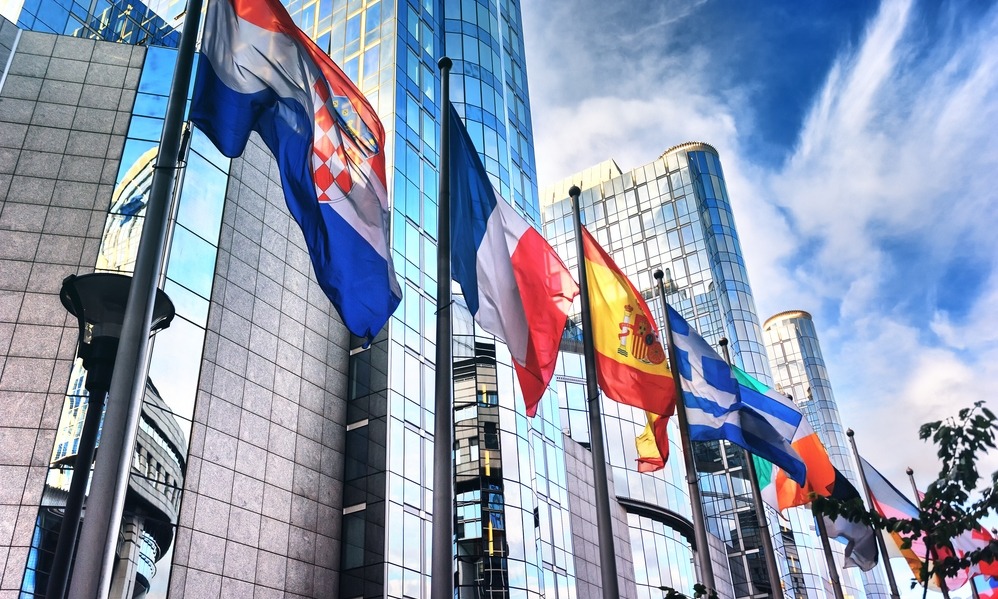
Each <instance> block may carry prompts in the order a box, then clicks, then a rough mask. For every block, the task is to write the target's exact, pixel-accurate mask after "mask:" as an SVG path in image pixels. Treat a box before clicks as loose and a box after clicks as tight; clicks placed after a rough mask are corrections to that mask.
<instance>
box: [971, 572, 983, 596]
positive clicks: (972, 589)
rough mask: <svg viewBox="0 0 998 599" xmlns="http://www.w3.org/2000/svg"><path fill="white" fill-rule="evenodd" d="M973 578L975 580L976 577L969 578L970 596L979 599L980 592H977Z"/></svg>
mask: <svg viewBox="0 0 998 599" xmlns="http://www.w3.org/2000/svg"><path fill="white" fill-rule="evenodd" d="M975 578H977V576H971V577H970V595H971V597H973V599H981V592H980V591H978V590H977V583H976V582H974V579H975Z"/></svg>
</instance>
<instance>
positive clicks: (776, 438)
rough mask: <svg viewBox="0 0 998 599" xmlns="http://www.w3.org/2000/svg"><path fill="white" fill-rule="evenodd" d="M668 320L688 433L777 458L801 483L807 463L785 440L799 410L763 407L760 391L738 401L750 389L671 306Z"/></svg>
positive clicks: (793, 428)
mask: <svg viewBox="0 0 998 599" xmlns="http://www.w3.org/2000/svg"><path fill="white" fill-rule="evenodd" d="M669 324H670V325H671V327H672V342H673V343H674V344H675V346H676V356H677V358H676V361H677V364H676V367H675V368H673V370H672V371H673V372H674V373H675V372H678V373H679V375H680V377H681V381H682V387H683V403H684V404H685V406H686V418H687V420H688V421H689V425H690V439H691V440H692V441H719V440H724V441H730V442H732V443H734V444H735V445H739V446H741V447H744V448H745V449H747V450H748V451H749V452H751V453H753V454H755V455H757V456H759V457H761V458H764V459H766V460H769V461H770V462H772V463H773V464H776V465H777V466H779V467H780V468H782V469H783V470H784V471H785V472H786V473H787V475H788V476H790V478H792V479H793V480H794V481H796V482H797V483H798V484H800V485H803V484H804V481H805V475H806V471H807V469H806V467H805V466H804V460H802V459H801V457H800V455H799V454H798V453H797V452H796V451H795V450H794V448H793V447H791V446H790V442H791V441H792V440H793V434H794V432H795V431H796V430H797V426H799V425H800V412H796V411H794V410H787V409H785V408H784V407H783V406H780V405H774V406H772V409H766V406H765V405H764V403H763V404H760V403H759V402H760V401H763V400H766V399H770V398H767V397H766V396H765V395H762V394H755V395H754V396H753V397H752V401H751V402H746V401H743V400H742V397H741V395H742V393H745V392H748V391H749V389H745V390H744V391H742V389H743V388H741V387H740V385H739V384H738V381H737V380H736V379H735V376H734V374H733V373H732V371H731V367H730V366H728V364H727V363H726V362H725V361H724V360H723V359H722V358H721V356H719V355H717V352H715V351H714V350H713V349H712V348H711V347H710V345H709V344H708V343H707V342H706V341H704V339H703V337H701V336H700V335H699V334H697V332H696V331H694V330H693V328H692V327H691V326H690V325H689V323H687V322H686V320H685V319H684V318H683V317H682V316H681V315H680V314H679V313H678V312H676V311H675V310H673V309H672V307H669ZM770 401H775V400H772V399H770ZM794 414H796V415H794Z"/></svg>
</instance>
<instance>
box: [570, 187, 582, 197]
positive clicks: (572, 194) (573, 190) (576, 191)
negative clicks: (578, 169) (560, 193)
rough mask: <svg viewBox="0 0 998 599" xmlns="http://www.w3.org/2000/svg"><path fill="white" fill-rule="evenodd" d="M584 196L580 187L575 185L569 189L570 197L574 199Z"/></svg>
mask: <svg viewBox="0 0 998 599" xmlns="http://www.w3.org/2000/svg"><path fill="white" fill-rule="evenodd" d="M581 194H582V190H581V189H579V186H578V185H573V186H571V187H569V188H568V195H569V196H570V197H573V198H578V197H579V196H580V195H581Z"/></svg>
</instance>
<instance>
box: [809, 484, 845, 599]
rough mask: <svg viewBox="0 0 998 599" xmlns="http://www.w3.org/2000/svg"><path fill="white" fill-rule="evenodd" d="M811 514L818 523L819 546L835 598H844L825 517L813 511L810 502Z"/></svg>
mask: <svg viewBox="0 0 998 599" xmlns="http://www.w3.org/2000/svg"><path fill="white" fill-rule="evenodd" d="M811 514H812V515H813V516H814V520H815V522H816V523H817V524H818V534H819V536H821V548H822V549H823V550H824V552H825V563H826V564H828V576H829V577H830V578H831V579H832V590H833V591H834V592H835V599H844V596H843V594H842V581H841V580H840V579H839V568H838V566H837V565H835V556H834V555H832V545H831V543H829V542H828V529H826V528H825V517H824V516H823V515H821V514H818V513H815V511H814V504H811Z"/></svg>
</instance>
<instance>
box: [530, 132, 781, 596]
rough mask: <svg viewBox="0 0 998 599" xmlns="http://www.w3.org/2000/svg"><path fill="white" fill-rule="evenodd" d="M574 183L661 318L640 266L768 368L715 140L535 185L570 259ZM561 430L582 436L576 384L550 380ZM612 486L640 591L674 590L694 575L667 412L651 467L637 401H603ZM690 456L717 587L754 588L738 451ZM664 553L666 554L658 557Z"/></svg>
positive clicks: (593, 226)
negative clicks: (633, 404) (665, 279)
mask: <svg viewBox="0 0 998 599" xmlns="http://www.w3.org/2000/svg"><path fill="white" fill-rule="evenodd" d="M573 184H579V185H580V187H581V188H582V189H583V192H582V195H581V210H582V220H583V223H584V224H585V226H586V227H587V228H588V229H589V230H590V232H592V233H593V235H594V236H595V237H596V239H597V240H598V241H599V243H600V244H601V245H602V246H603V247H604V248H606V250H607V251H608V252H609V253H610V254H611V256H612V257H613V259H614V261H615V262H616V263H617V264H618V265H619V266H620V267H621V268H622V269H623V270H624V272H625V273H626V274H627V275H628V277H630V279H631V281H632V282H634V284H635V285H636V286H637V287H638V288H639V289H641V290H643V292H644V294H645V297H646V298H647V299H648V300H649V305H650V306H651V307H652V309H653V310H654V311H655V312H656V317H657V318H659V321H660V319H661V304H660V302H659V300H658V299H657V293H656V291H655V289H654V280H653V278H652V273H653V272H654V271H655V270H658V269H660V268H662V269H666V268H667V269H669V271H670V273H671V276H672V278H673V281H674V283H675V285H676V289H677V292H676V293H673V294H671V295H670V296H669V298H668V299H669V302H670V304H671V305H672V306H673V307H675V308H676V309H677V310H679V311H680V312H681V313H682V314H683V315H684V317H685V318H686V319H687V320H688V321H689V322H690V323H691V324H693V325H694V326H695V327H696V328H697V329H698V330H699V331H700V333H701V334H702V335H703V336H704V338H705V339H707V340H708V341H710V342H711V343H714V344H716V343H717V341H718V340H719V339H720V338H721V337H727V338H728V339H729V340H731V342H732V348H733V349H734V359H735V361H736V363H738V365H739V366H741V367H742V368H744V369H745V370H746V371H748V372H750V373H752V374H754V375H755V376H757V377H758V378H760V379H762V380H769V368H768V363H767V361H766V358H765V352H764V349H763V344H762V333H761V329H760V327H759V323H758V318H757V317H756V314H755V305H754V302H753V300H752V290H751V287H750V286H749V283H748V276H747V274H746V271H745V264H744V260H743V258H742V254H741V247H740V244H739V241H738V234H737V232H736V230H735V226H734V219H733V217H732V213H731V207H730V204H729V202H728V197H727V190H726V188H725V184H724V175H723V172H722V170H721V164H720V160H719V159H718V155H717V151H716V150H715V149H714V148H713V147H711V146H710V145H708V144H705V143H699V142H693V143H686V144H682V145H679V146H675V147H673V148H671V149H669V150H667V151H666V152H665V153H664V154H662V156H661V157H659V158H658V159H657V160H655V161H654V162H652V163H650V164H648V165H645V166H643V167H639V168H636V169H633V170H631V171H628V172H623V171H621V170H620V168H619V167H618V166H617V165H616V164H615V163H614V162H612V161H608V162H604V163H602V164H600V165H598V166H596V167H593V168H591V169H588V170H587V171H585V172H583V173H579V174H578V175H575V176H572V177H569V178H567V179H565V180H564V181H563V182H562V183H560V184H558V185H556V186H554V187H552V188H551V189H547V190H545V191H544V192H543V193H542V202H543V205H544V218H545V236H546V237H547V238H548V239H549V240H552V243H553V244H554V245H555V247H556V249H557V250H558V252H559V254H561V255H562V256H563V257H566V259H567V262H568V263H569V265H570V266H574V265H576V264H577V262H578V260H577V258H576V255H575V233H574V231H573V228H572V224H571V218H572V217H571V202H570V200H568V199H567V197H568V188H569V187H570V186H571V185H573ZM560 391H564V392H565V394H564V395H563V398H562V407H563V412H565V413H566V414H567V420H568V422H569V425H570V431H569V432H570V435H571V436H572V437H573V438H575V439H578V440H581V441H588V436H587V435H588V430H587V429H586V422H587V420H586V419H585V417H584V414H585V404H584V402H582V401H581V397H582V394H581V392H576V393H571V389H570V388H568V387H567V386H566V388H565V389H560ZM603 405H604V406H605V407H604V410H605V415H604V426H605V429H606V437H607V444H608V446H609V451H608V455H609V460H610V462H611V466H612V471H613V480H614V489H613V490H614V493H615V495H616V497H617V500H618V502H619V503H620V504H621V505H622V506H623V507H624V508H625V509H626V510H627V512H628V514H629V516H628V521H629V523H630V525H631V542H632V551H633V554H634V556H633V559H634V565H635V582H636V584H637V587H638V590H639V594H638V596H640V597H657V596H658V595H657V593H659V592H660V590H659V587H661V586H670V587H673V588H676V589H680V590H688V589H691V588H692V585H693V583H694V582H695V576H694V571H693V566H692V564H691V563H690V562H691V561H692V556H693V554H692V551H691V546H692V544H693V541H692V523H691V522H690V518H691V514H690V497H689V493H688V491H687V485H686V483H685V480H684V477H685V472H684V468H683V462H682V460H681V459H679V458H678V456H680V455H681V451H682V450H681V448H680V447H679V434H678V431H676V430H675V428H674V427H675V421H673V422H672V423H670V426H671V427H673V428H672V431H671V434H670V442H671V443H672V445H673V448H672V454H671V455H672V456H673V457H672V458H671V459H670V460H669V461H668V462H667V465H666V468H665V469H664V470H662V471H660V472H657V473H655V474H653V475H648V474H641V473H639V472H638V471H637V468H636V461H635V460H636V457H637V456H636V450H635V449H634V437H635V436H636V435H637V434H639V433H640V432H641V430H642V428H643V426H644V415H643V414H642V413H640V412H639V411H638V410H634V409H632V408H629V407H627V406H622V405H619V404H616V403H614V402H609V401H606V402H603ZM696 452H697V455H696V458H697V462H698V464H697V468H698V470H699V473H700V481H701V488H702V491H703V496H704V500H705V503H706V512H707V513H708V514H709V515H710V518H709V523H708V524H709V528H710V532H711V533H712V534H713V536H714V537H716V539H717V540H718V545H719V546H723V550H721V551H714V552H712V557H713V559H714V561H715V562H717V563H716V564H715V567H714V570H715V577H716V578H717V579H718V580H717V582H718V587H719V590H720V592H721V593H722V594H725V595H727V596H736V597H751V596H760V597H761V596H764V595H766V594H768V593H769V586H768V584H766V583H764V582H763V580H764V579H765V567H764V564H763V562H762V560H761V557H760V553H759V552H760V550H759V544H760V539H759V536H758V529H757V526H756V520H755V512H754V511H753V510H752V507H751V505H752V502H751V495H750V494H749V493H750V487H749V485H748V483H747V482H746V478H745V472H744V469H743V467H742V466H743V459H742V452H741V450H740V449H738V450H737V451H735V450H733V449H731V448H728V447H725V446H721V445H718V444H716V443H712V444H698V446H697V448H696ZM663 556H668V557H663Z"/></svg>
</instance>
